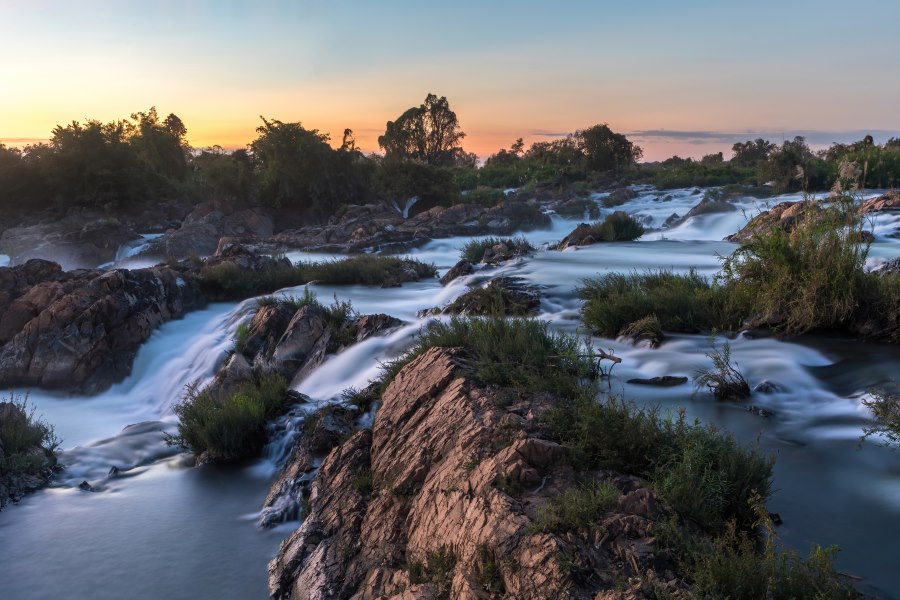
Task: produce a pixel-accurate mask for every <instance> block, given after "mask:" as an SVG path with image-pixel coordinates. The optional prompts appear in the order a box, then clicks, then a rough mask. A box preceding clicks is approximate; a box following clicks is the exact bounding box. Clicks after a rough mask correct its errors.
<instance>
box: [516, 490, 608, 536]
mask: <svg viewBox="0 0 900 600" xmlns="http://www.w3.org/2000/svg"><path fill="white" fill-rule="evenodd" d="M620 495H621V492H620V491H619V488H617V487H616V486H615V485H614V484H613V483H612V482H609V481H597V480H596V479H592V480H590V481H588V482H585V483H582V484H581V485H579V486H577V487H574V488H571V489H568V490H566V491H565V492H564V493H563V494H562V495H561V496H556V497H554V498H551V499H550V500H549V501H548V502H547V503H546V504H544V505H543V506H541V507H540V508H539V509H538V511H537V516H536V517H535V519H534V521H533V522H532V524H531V532H532V533H538V532H540V533H565V532H566V531H571V530H575V529H583V528H587V527H591V526H593V525H596V524H597V523H598V522H599V521H600V518H601V517H602V516H603V515H604V513H607V512H609V511H610V510H612V509H613V508H615V507H616V504H617V503H618V500H619V496H620Z"/></svg>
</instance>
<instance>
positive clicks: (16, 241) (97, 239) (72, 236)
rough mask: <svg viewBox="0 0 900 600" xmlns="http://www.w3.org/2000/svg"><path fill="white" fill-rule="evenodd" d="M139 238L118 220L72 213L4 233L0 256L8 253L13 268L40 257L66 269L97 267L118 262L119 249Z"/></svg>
mask: <svg viewBox="0 0 900 600" xmlns="http://www.w3.org/2000/svg"><path fill="white" fill-rule="evenodd" d="M137 237H138V236H137V235H136V234H135V233H134V232H133V231H132V230H131V228H130V227H128V226H127V225H126V224H125V223H124V222H122V221H120V220H119V219H117V218H115V217H109V216H107V215H102V214H94V213H86V214H72V215H69V216H66V217H64V218H62V219H55V220H52V221H49V222H44V223H40V224H37V225H31V226H26V227H13V228H10V229H7V230H5V231H3V233H2V235H0V254H8V255H9V257H10V265H12V266H15V265H19V264H22V263H24V262H26V261H28V260H29V259H33V258H40V259H44V260H48V261H55V262H56V263H58V264H60V265H61V266H62V267H63V268H65V269H66V270H69V269H80V268H95V267H97V266H98V265H101V264H103V263H107V262H110V261H112V260H114V259H115V257H116V251H117V250H118V249H119V246H121V245H122V244H124V243H126V242H128V241H130V240H134V239H136V238H137Z"/></svg>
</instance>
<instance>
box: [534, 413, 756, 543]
mask: <svg viewBox="0 0 900 600" xmlns="http://www.w3.org/2000/svg"><path fill="white" fill-rule="evenodd" d="M545 419H546V423H547V425H548V429H549V432H550V434H551V437H552V438H553V439H554V440H556V441H557V442H559V443H560V444H561V445H562V446H563V447H564V448H565V449H566V451H567V453H568V454H569V456H570V458H571V460H572V462H573V464H574V465H575V466H576V467H577V468H579V469H582V470H592V469H597V468H609V469H615V470H617V471H621V472H624V473H633V474H636V475H640V476H643V477H646V478H648V479H649V480H650V481H651V482H653V483H654V485H656V487H657V489H658V491H659V493H660V494H661V496H662V497H663V498H664V499H666V500H667V501H668V502H669V503H670V505H671V506H672V508H673V509H675V511H676V512H678V514H681V515H683V516H686V517H688V518H691V519H693V520H694V521H696V522H697V523H698V524H699V525H701V526H703V527H704V528H707V529H711V530H712V529H715V528H717V527H720V526H721V524H722V523H724V522H726V521H727V520H729V519H735V520H736V521H737V522H738V523H739V524H740V526H741V527H749V526H750V525H751V524H752V521H753V514H752V511H751V510H750V508H749V506H748V504H747V501H748V500H749V499H750V498H751V497H752V496H753V495H754V494H755V493H758V494H759V495H760V497H761V498H763V499H765V498H767V497H768V495H769V493H770V481H769V480H770V478H771V475H772V462H771V461H770V460H769V459H767V458H764V457H761V456H759V455H757V454H756V453H754V452H752V451H750V450H746V449H744V448H742V447H741V446H740V445H739V444H738V443H737V442H736V441H735V440H734V438H733V437H732V436H730V435H727V434H723V433H720V432H719V431H717V430H716V429H715V428H714V427H712V426H708V427H703V426H701V425H699V424H698V423H697V422H694V423H693V424H690V423H687V422H686V420H685V418H684V413H683V412H682V413H680V414H679V415H678V417H677V418H672V417H671V416H669V417H666V418H661V417H660V414H659V410H658V409H645V410H639V409H637V408H636V407H634V405H632V404H628V403H625V402H623V401H620V400H618V399H616V398H615V397H611V398H610V399H609V400H608V401H606V402H603V403H600V402H597V401H596V400H595V399H594V398H593V397H590V396H581V397H573V398H572V399H570V400H568V401H566V402H563V403H561V404H559V405H558V406H556V407H554V408H553V409H551V410H550V411H549V412H548V413H547V414H546V416H545Z"/></svg>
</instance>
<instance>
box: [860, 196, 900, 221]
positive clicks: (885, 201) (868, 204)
mask: <svg viewBox="0 0 900 600" xmlns="http://www.w3.org/2000/svg"><path fill="white" fill-rule="evenodd" d="M859 211H860V213H862V214H864V215H866V214H869V213H870V212H882V211H883V212H896V211H900V191H897V190H891V191H889V192H887V193H886V194H883V195H881V196H878V197H877V198H869V199H868V200H864V201H863V203H862V205H861V206H860V207H859Z"/></svg>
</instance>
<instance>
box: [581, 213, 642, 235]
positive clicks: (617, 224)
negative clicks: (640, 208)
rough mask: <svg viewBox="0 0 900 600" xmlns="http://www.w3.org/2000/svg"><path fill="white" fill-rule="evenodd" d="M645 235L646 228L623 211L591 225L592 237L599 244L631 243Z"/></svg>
mask: <svg viewBox="0 0 900 600" xmlns="http://www.w3.org/2000/svg"><path fill="white" fill-rule="evenodd" d="M642 235H644V226H643V225H641V224H640V223H638V222H637V221H635V220H634V218H633V217H632V216H631V215H629V214H627V213H624V212H622V211H616V212H614V213H612V214H610V215H608V216H607V217H606V218H605V219H604V220H603V221H598V222H596V223H592V224H591V236H593V238H594V239H595V240H597V241H598V242H629V241H631V240H636V239H637V238H639V237H641V236H642Z"/></svg>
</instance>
